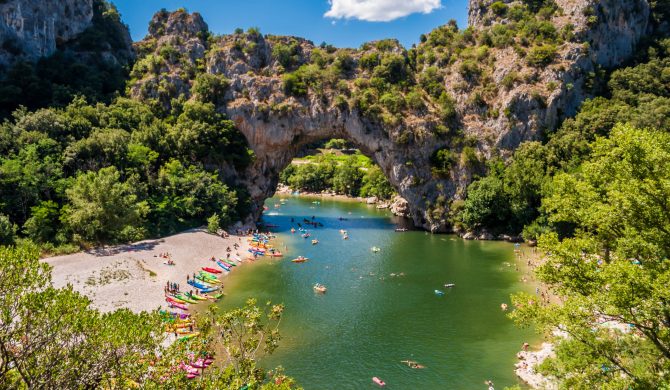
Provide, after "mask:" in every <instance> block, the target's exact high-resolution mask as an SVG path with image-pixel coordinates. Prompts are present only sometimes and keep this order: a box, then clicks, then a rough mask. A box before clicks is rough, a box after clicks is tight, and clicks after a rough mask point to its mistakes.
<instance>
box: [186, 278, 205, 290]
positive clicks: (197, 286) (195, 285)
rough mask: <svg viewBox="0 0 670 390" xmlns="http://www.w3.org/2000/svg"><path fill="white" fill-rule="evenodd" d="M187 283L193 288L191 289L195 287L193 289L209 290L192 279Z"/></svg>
mask: <svg viewBox="0 0 670 390" xmlns="http://www.w3.org/2000/svg"><path fill="white" fill-rule="evenodd" d="M187 283H188V284H190V285H191V286H193V287H195V288H199V289H201V290H203V289H207V288H210V287H209V286H205V285H204V284H202V283H200V282H196V281H195V280H193V279H189V281H188V282H187Z"/></svg>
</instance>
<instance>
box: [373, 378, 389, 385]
mask: <svg viewBox="0 0 670 390" xmlns="http://www.w3.org/2000/svg"><path fill="white" fill-rule="evenodd" d="M372 381H373V382H375V383H376V384H378V385H379V386H381V387H384V386H386V382H384V381H383V380H381V379H379V378H377V377H376V376H373V377H372Z"/></svg>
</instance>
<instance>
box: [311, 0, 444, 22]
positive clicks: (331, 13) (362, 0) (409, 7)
mask: <svg viewBox="0 0 670 390" xmlns="http://www.w3.org/2000/svg"><path fill="white" fill-rule="evenodd" d="M441 2H442V1H441V0H329V3H330V10H328V12H326V14H325V15H324V16H326V17H328V18H334V19H360V20H365V21H368V22H389V21H391V20H395V19H398V18H402V17H403V16H407V15H410V14H414V13H419V12H420V13H424V14H428V13H431V12H433V11H434V10H436V9H438V8H440V7H442V4H441Z"/></svg>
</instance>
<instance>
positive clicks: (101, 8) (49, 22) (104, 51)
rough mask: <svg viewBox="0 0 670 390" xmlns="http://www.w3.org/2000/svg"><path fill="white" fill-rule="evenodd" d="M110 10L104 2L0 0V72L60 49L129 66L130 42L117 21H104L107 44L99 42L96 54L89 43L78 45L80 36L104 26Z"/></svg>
mask: <svg viewBox="0 0 670 390" xmlns="http://www.w3.org/2000/svg"><path fill="white" fill-rule="evenodd" d="M110 7H112V6H110V5H109V4H108V3H106V2H105V1H104V0H4V1H1V0H0V71H2V70H3V69H7V68H8V67H10V66H11V65H12V64H13V63H15V62H17V61H20V60H23V61H29V62H34V61H36V60H37V59H39V58H41V57H48V56H50V55H52V54H54V53H56V52H57V51H59V50H67V51H70V52H71V53H73V54H75V55H76V56H77V57H79V58H80V59H82V60H87V59H90V58H92V57H95V56H101V57H102V58H103V59H104V60H105V61H106V62H107V63H108V64H110V65H113V66H128V65H130V64H131V63H132V60H133V59H134V52H133V47H132V40H131V38H130V32H129V31H128V28H127V27H126V26H125V25H123V24H121V23H120V21H116V22H113V23H111V24H110V22H109V20H108V21H107V22H106V23H107V25H105V26H104V29H106V30H107V31H106V34H108V35H107V36H106V37H107V38H108V39H109V41H106V40H105V39H103V40H102V41H101V40H100V39H98V41H96V42H95V43H94V44H95V45H96V47H95V50H94V51H95V53H94V52H93V51H91V47H90V46H91V44H92V43H91V42H90V41H89V42H87V43H86V44H85V45H83V46H82V45H80V44H79V43H80V42H79V40H78V38H80V37H81V36H82V33H84V32H86V31H87V30H89V29H91V28H93V27H95V26H96V23H105V22H102V19H103V18H102V16H101V14H102V13H103V12H106V11H107V10H108V9H109V8H110ZM114 11H115V9H114ZM111 30H113V32H111ZM112 34H113V35H114V36H113V37H111V35H112Z"/></svg>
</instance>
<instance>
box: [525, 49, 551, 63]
mask: <svg viewBox="0 0 670 390" xmlns="http://www.w3.org/2000/svg"><path fill="white" fill-rule="evenodd" d="M556 53H557V49H556V46H554V45H541V46H533V47H532V48H531V49H530V50H529V51H528V55H526V62H527V63H528V65H531V66H535V67H541V66H546V65H549V64H551V63H552V62H554V59H555V58H556Z"/></svg>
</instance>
